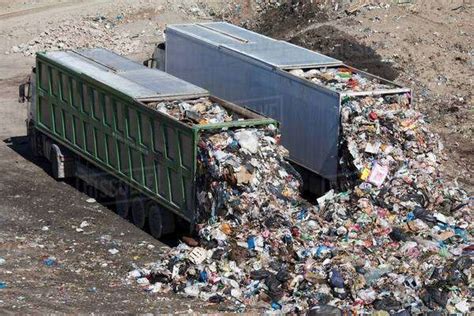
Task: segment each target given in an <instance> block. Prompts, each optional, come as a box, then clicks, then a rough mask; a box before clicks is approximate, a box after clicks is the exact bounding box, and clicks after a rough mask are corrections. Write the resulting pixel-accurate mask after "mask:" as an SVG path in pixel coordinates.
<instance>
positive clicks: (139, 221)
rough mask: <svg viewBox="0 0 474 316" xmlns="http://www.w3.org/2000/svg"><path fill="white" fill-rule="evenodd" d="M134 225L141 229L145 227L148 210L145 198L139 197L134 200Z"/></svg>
mask: <svg viewBox="0 0 474 316" xmlns="http://www.w3.org/2000/svg"><path fill="white" fill-rule="evenodd" d="M131 209H132V223H133V224H134V225H135V226H137V227H138V228H140V229H143V227H145V219H146V210H145V200H144V198H143V196H141V195H137V196H135V197H134V198H133V199H132V203H131Z"/></svg>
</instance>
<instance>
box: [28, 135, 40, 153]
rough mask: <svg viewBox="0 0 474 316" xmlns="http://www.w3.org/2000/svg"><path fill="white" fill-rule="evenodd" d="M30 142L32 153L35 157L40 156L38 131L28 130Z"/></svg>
mask: <svg viewBox="0 0 474 316" xmlns="http://www.w3.org/2000/svg"><path fill="white" fill-rule="evenodd" d="M28 143H29V145H30V150H31V154H32V155H33V157H39V156H40V154H39V151H38V143H37V138H36V133H35V132H33V131H30V130H28Z"/></svg>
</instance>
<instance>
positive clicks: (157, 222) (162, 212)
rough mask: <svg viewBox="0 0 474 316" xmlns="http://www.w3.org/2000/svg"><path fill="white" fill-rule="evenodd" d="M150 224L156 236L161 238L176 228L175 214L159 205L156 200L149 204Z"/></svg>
mask: <svg viewBox="0 0 474 316" xmlns="http://www.w3.org/2000/svg"><path fill="white" fill-rule="evenodd" d="M148 226H149V228H150V233H151V235H152V236H153V237H155V238H157V239H158V238H161V237H162V236H164V235H166V234H170V233H173V232H174V230H175V219H174V214H173V213H171V212H170V211H168V210H166V209H164V208H163V207H161V206H159V205H158V204H157V203H155V202H150V203H149V204H148Z"/></svg>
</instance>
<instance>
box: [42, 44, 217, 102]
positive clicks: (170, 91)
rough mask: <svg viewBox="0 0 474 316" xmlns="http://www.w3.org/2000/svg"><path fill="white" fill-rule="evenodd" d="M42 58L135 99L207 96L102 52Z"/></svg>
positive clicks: (49, 54)
mask: <svg viewBox="0 0 474 316" xmlns="http://www.w3.org/2000/svg"><path fill="white" fill-rule="evenodd" d="M44 56H46V57H47V58H48V59H50V60H52V61H54V62H57V63H59V64H61V65H63V66H65V67H67V68H69V69H72V70H74V71H75V72H78V73H81V74H83V75H86V76H88V77H91V78H93V79H94V80H97V81H99V82H101V83H103V84H105V85H108V86H110V87H112V88H114V89H115V90H118V91H120V92H122V93H124V94H126V95H128V96H130V97H132V98H135V99H142V98H154V97H161V96H169V95H176V96H180V95H193V94H199V95H202V94H208V92H207V91H206V90H204V89H202V88H199V87H197V86H195V85H193V84H191V83H188V82H186V81H184V80H181V79H178V78H176V77H173V76H171V75H169V74H167V73H165V72H162V71H159V70H156V69H149V68H147V67H145V66H143V65H141V64H139V63H136V62H133V61H131V60H129V59H127V58H125V57H122V56H120V55H117V54H115V53H113V52H110V51H107V50H105V49H89V50H80V51H77V52H75V51H53V52H47V53H45V54H44Z"/></svg>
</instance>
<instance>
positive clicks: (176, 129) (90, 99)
mask: <svg viewBox="0 0 474 316" xmlns="http://www.w3.org/2000/svg"><path fill="white" fill-rule="evenodd" d="M19 90H20V91H19V94H20V101H26V100H28V118H27V120H26V124H27V135H28V138H29V140H30V146H31V150H32V152H33V154H34V155H35V156H42V157H44V158H46V159H47V160H48V161H50V163H51V173H52V175H53V176H54V177H55V178H57V179H66V178H74V177H75V178H78V179H81V180H82V181H84V182H85V183H87V184H88V185H89V186H90V187H93V188H96V189H97V190H99V191H100V192H101V193H103V194H105V195H106V196H108V197H111V198H112V199H113V200H114V201H115V208H116V210H117V213H118V214H119V215H120V216H122V217H125V218H130V219H131V221H132V222H133V223H134V224H135V225H136V226H138V227H140V228H144V226H145V223H148V226H149V231H150V233H151V234H152V235H153V236H154V237H156V238H160V237H161V236H162V235H164V234H167V233H171V232H173V230H174V229H175V226H176V225H175V224H176V220H177V219H182V220H184V221H185V222H187V223H190V224H191V225H190V227H192V226H193V225H192V224H193V223H194V222H195V215H196V207H197V200H196V185H195V180H196V172H197V170H196V169H197V166H196V163H197V146H198V141H199V137H200V135H201V134H202V133H209V132H212V131H219V130H222V129H223V128H226V129H230V128H237V127H238V128H241V127H244V126H247V127H257V126H262V125H268V124H274V125H276V124H277V123H276V122H275V121H274V120H273V119H269V118H265V117H263V116H261V115H259V114H256V113H254V112H252V111H249V110H246V109H244V108H242V107H239V106H236V105H235V104H232V103H230V102H227V101H224V100H222V99H220V98H217V97H214V96H212V95H210V94H209V93H208V91H206V90H204V89H202V88H199V87H197V86H195V85H193V84H190V83H188V82H186V81H183V80H181V79H178V78H176V77H173V76H171V75H169V74H167V73H165V72H162V71H159V70H157V69H150V68H147V67H145V66H143V65H141V64H139V63H136V62H134V61H131V60H129V59H127V58H125V57H122V56H120V55H117V54H115V53H113V52H110V51H108V50H105V49H99V48H97V49H85V50H67V51H51V52H42V53H38V54H37V55H36V66H35V68H34V69H33V73H32V75H31V79H30V80H29V82H28V83H26V84H22V85H21V86H20V89H19ZM197 98H204V99H206V100H210V101H212V102H215V103H216V104H218V105H220V106H221V107H222V108H224V109H225V110H226V111H227V112H228V113H232V114H233V115H234V116H235V117H236V118H238V119H236V120H232V121H227V122H221V123H202V122H201V123H194V122H193V121H190V122H183V121H181V120H178V119H176V118H175V117H173V116H171V115H168V114H166V113H163V112H161V111H158V110H156V108H154V107H153V106H151V105H153V104H154V105H156V104H157V103H163V102H164V103H166V102H168V103H170V102H174V103H179V102H186V101H189V102H190V101H192V100H196V99H197Z"/></svg>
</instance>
